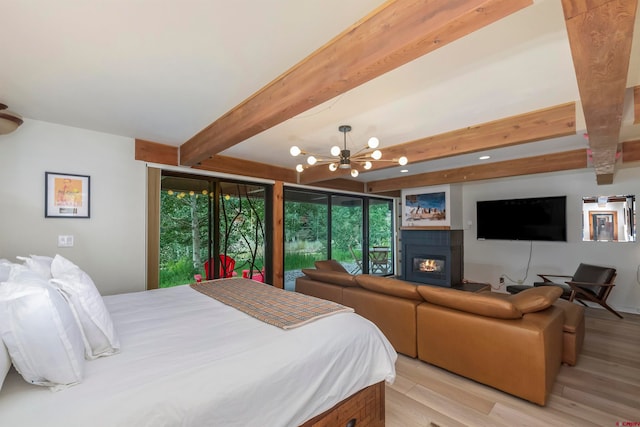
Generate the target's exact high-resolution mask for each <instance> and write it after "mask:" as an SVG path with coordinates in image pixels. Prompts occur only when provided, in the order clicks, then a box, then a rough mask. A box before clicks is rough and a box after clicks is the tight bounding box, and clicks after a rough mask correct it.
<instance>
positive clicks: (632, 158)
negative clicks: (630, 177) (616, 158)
mask: <svg viewBox="0 0 640 427" xmlns="http://www.w3.org/2000/svg"><path fill="white" fill-rule="evenodd" d="M637 161H640V139H636V140H633V141H625V142H623V143H622V164H625V163H631V162H637Z"/></svg>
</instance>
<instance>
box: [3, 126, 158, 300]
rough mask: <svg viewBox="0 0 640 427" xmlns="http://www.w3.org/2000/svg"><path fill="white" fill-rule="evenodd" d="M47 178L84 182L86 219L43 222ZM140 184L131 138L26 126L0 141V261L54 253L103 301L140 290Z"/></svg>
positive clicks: (143, 216)
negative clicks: (62, 243) (62, 241)
mask: <svg viewBox="0 0 640 427" xmlns="http://www.w3.org/2000/svg"><path fill="white" fill-rule="evenodd" d="M45 172H60V173H72V174H79V175H89V176H90V177H91V218H89V219H80V218H77V219H73V218H45V217H44V191H45V185H44V182H45V178H44V177H45V175H44V174H45ZM145 177H146V168H145V164H144V163H143V162H139V161H136V160H134V140H133V139H131V138H124V137H120V136H115V135H108V134H104V133H98V132H92V131H88V130H84V129H78V128H72V127H67V126H60V125H55V124H51V123H46V122H39V121H34V120H28V119H25V123H24V124H23V125H22V126H21V127H20V128H19V129H18V130H17V131H16V132H14V133H12V134H9V135H4V136H0V182H1V183H2V184H1V185H0V258H7V259H9V260H11V261H16V262H18V261H17V260H16V259H15V257H16V256H17V255H29V254H35V255H49V256H54V255H55V254H57V253H59V254H60V255H62V256H64V257H65V258H68V259H69V260H71V261H72V262H74V263H75V264H77V265H78V266H80V268H82V269H83V270H84V271H86V272H87V273H88V274H89V275H90V276H91V278H92V279H93V280H94V282H95V283H96V286H97V287H98V289H99V290H100V292H101V293H102V294H103V295H108V294H114V293H120V292H130V291H139V290H144V289H145V276H146V267H145V234H146V228H145V227H146V225H145V224H146V213H145V207H146V184H145V182H146V178H145ZM61 234H62V235H73V236H74V239H75V244H74V247H72V248H58V247H57V236H58V235H61Z"/></svg>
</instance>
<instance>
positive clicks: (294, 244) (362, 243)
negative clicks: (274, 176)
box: [283, 188, 395, 290]
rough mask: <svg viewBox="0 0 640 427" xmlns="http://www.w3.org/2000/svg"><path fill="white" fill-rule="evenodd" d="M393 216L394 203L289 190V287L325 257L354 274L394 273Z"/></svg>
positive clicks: (286, 245)
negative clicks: (304, 271)
mask: <svg viewBox="0 0 640 427" xmlns="http://www.w3.org/2000/svg"><path fill="white" fill-rule="evenodd" d="M393 218H394V215H393V200H391V199H380V198H373V197H368V196H360V195H345V194H336V193H331V192H326V191H319V190H311V189H301V188H285V190H284V242H283V244H284V273H285V280H284V287H285V289H287V290H294V289H295V279H296V278H297V277H300V276H302V275H303V273H302V271H301V270H302V269H303V268H314V261H317V260H323V259H334V260H336V261H338V262H340V263H341V264H342V266H343V267H345V269H346V270H347V271H348V272H350V273H352V274H359V273H370V274H377V275H391V274H393V271H394V270H393V258H394V255H393V236H394V227H395V223H394V220H393ZM381 253H383V254H381Z"/></svg>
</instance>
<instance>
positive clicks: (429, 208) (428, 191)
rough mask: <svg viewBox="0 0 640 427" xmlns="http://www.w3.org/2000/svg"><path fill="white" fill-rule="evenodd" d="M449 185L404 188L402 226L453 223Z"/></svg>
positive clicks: (440, 225)
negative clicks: (450, 213)
mask: <svg viewBox="0 0 640 427" xmlns="http://www.w3.org/2000/svg"><path fill="white" fill-rule="evenodd" d="M450 203H451V202H450V197H449V186H435V187H421V188H411V189H407V190H402V227H447V226H450V225H451V218H450V215H449V212H450Z"/></svg>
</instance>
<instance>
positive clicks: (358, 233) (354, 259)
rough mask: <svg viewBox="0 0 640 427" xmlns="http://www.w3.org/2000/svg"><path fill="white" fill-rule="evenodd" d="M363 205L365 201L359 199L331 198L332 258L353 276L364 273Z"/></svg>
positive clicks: (349, 197)
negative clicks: (339, 262)
mask: <svg viewBox="0 0 640 427" xmlns="http://www.w3.org/2000/svg"><path fill="white" fill-rule="evenodd" d="M362 204H363V199H362V198H358V197H352V196H341V195H335V196H332V197H331V256H332V258H333V259H337V260H339V261H341V263H342V265H343V266H344V267H345V268H346V269H347V271H348V272H350V273H351V274H360V273H364V268H363V262H364V257H365V256H366V254H364V253H363V250H362V248H363V247H365V248H366V242H364V239H363V237H364V236H363V234H362V230H363V229H364V225H363V221H364V218H363V215H362V213H363V209H362Z"/></svg>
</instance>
